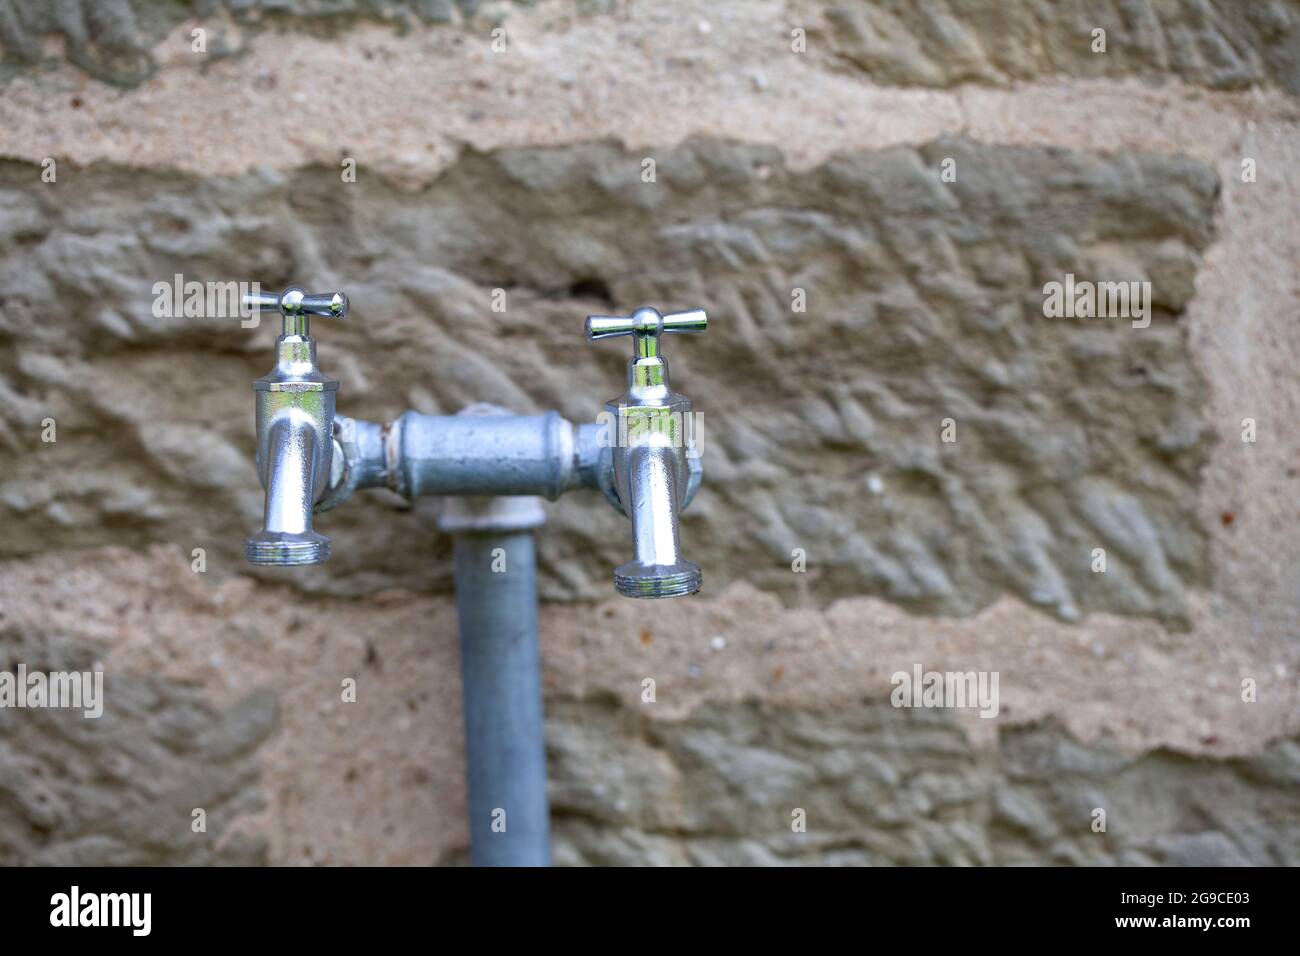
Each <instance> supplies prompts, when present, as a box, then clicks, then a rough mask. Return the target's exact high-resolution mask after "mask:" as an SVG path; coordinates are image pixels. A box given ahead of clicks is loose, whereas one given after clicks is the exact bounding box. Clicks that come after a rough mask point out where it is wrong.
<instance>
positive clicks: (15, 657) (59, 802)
mask: <svg viewBox="0 0 1300 956" xmlns="http://www.w3.org/2000/svg"><path fill="white" fill-rule="evenodd" d="M101 650H102V649H99V648H96V647H95V646H94V645H93V644H88V643H83V642H77V641H69V640H64V639H60V638H58V637H55V636H52V635H49V634H48V633H31V632H21V631H19V630H18V629H17V628H14V627H12V626H6V625H5V624H4V622H3V621H0V662H3V664H2V666H3V668H4V669H5V670H7V671H9V672H10V673H15V672H16V671H17V665H18V664H19V663H20V662H21V663H23V664H25V665H26V666H27V670H28V673H30V672H31V671H42V672H51V671H82V672H85V671H92V670H98V669H102V666H103V665H102V663H100V662H99V659H98V656H97V655H98V654H99V653H100V651H101ZM103 694H104V712H103V714H102V716H100V717H98V718H91V719H88V718H86V717H84V716H83V713H82V712H81V711H77V710H66V709H39V708H38V709H10V708H5V709H0V865H5V866H13V865H16V864H20V863H22V864H35V865H40V866H59V865H70V864H71V865H77V866H135V865H154V866H157V865H162V864H167V865H176V864H186V865H195V864H201V865H213V864H223V865H224V864H232V865H244V866H246V865H250V864H256V863H265V862H266V859H267V846H266V842H265V841H264V840H260V839H257V838H250V837H245V836H242V835H240V834H235V833H227V832H226V830H227V828H228V827H229V825H230V823H231V821H233V820H235V819H236V818H238V817H240V816H242V815H244V814H248V813H252V812H255V811H257V810H260V809H261V808H262V805H263V801H262V797H261V794H260V791H259V768H258V749H259V748H260V747H261V746H262V744H264V743H265V742H266V739H267V738H268V737H269V736H270V735H271V734H272V733H273V732H274V731H275V729H276V723H277V712H276V701H275V697H274V695H272V694H271V693H269V692H267V691H259V692H255V693H253V694H250V695H249V696H248V697H247V698H245V699H244V700H242V701H240V702H238V703H235V704H233V705H232V706H230V707H228V708H224V709H220V710H218V709H214V708H213V707H212V706H211V705H210V704H208V703H207V702H206V701H205V700H204V699H203V693H202V692H201V690H200V689H199V688H197V687H195V686H193V684H192V683H188V684H187V683H183V682H180V681H175V680H160V679H156V678H149V677H142V676H138V675H127V674H116V673H114V674H112V675H106V677H105V684H104V691H103ZM194 810H202V811H203V816H202V817H201V818H196V817H195V816H194V815H193V811H194ZM196 821H201V826H200V828H199V830H197V831H196V829H195V826H196V825H197V824H196Z"/></svg>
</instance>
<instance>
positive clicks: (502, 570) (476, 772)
mask: <svg viewBox="0 0 1300 956" xmlns="http://www.w3.org/2000/svg"><path fill="white" fill-rule="evenodd" d="M455 560H456V609H457V612H458V614H459V616H460V660H461V676H462V685H463V695H464V708H465V762H466V767H467V777H468V781H469V832H470V861H471V862H472V863H473V865H474V866H549V865H550V861H551V847H550V825H549V819H548V813H549V810H548V805H547V800H546V748H545V742H544V739H543V734H542V687H541V658H540V654H539V652H538V646H537V558H536V553H535V551H534V547H533V535H532V532H531V531H527V530H523V531H482V532H477V531H476V532H461V533H459V534H457V535H456V537H455Z"/></svg>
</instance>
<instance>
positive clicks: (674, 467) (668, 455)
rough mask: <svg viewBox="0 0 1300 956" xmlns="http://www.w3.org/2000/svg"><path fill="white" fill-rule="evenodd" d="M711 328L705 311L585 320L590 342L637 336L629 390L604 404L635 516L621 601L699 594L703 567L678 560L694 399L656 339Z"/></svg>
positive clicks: (619, 572) (618, 487)
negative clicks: (677, 387) (673, 384)
mask: <svg viewBox="0 0 1300 956" xmlns="http://www.w3.org/2000/svg"><path fill="white" fill-rule="evenodd" d="M707 324H708V320H707V318H706V316H705V314H704V310H702V309H692V310H691V311H689V312H674V313H670V314H669V315H661V314H660V313H659V312H658V311H656V310H655V309H651V308H648V307H647V308H641V309H637V310H636V311H635V312H634V313H632V315H630V316H627V317H624V316H603V315H589V316H587V324H586V332H587V340H588V341H591V342H594V341H596V340H597V339H605V338H611V337H613V336H619V335H630V336H632V338H633V350H632V360H631V361H630V362H629V363H628V366H627V392H626V394H624V395H623V396H622V397H621V398H616V399H614V400H613V401H610V402H608V403H607V404H606V406H605V408H606V409H607V410H608V412H609V415H610V417H611V419H612V422H613V423H614V426H615V429H616V430H615V433H614V435H613V436H611V437H612V439H613V440H612V444H613V465H614V490H615V492H616V493H617V495H618V498H619V500H620V502H621V503H622V505H623V510H624V511H625V512H626V513H627V515H628V517H629V518H631V519H632V547H633V552H634V556H633V558H632V560H631V561H629V562H628V563H627V564H624V565H622V566H621V567H618V568H616V569H615V570H614V587H615V588H616V589H617V590H618V593H619V594H622V595H623V596H624V597H635V598H658V597H678V596H680V595H684V594H694V593H695V592H696V591H698V590H699V589H700V584H701V581H702V578H703V575H702V572H701V571H700V566H699V565H698V564H695V563H694V562H692V561H687V560H686V559H685V558H683V557H682V556H681V553H680V550H679V544H678V534H677V515H678V513H679V512H680V510H681V508H682V505H683V499H684V497H685V495H686V493H687V488H688V484H689V481H690V477H691V475H690V462H689V459H688V455H690V454H693V452H692V449H691V441H692V436H693V435H694V434H696V429H695V423H694V420H693V417H692V416H693V412H692V406H691V401H690V399H688V398H687V397H686V396H685V395H679V394H678V393H676V392H674V391H672V390H671V389H669V387H668V363H667V362H666V361H665V360H664V357H663V356H662V355H660V354H659V337H660V336H661V335H662V334H663V333H665V332H703V331H704V330H705V328H706V327H707Z"/></svg>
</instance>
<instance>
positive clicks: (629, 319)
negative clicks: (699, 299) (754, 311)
mask: <svg viewBox="0 0 1300 956" xmlns="http://www.w3.org/2000/svg"><path fill="white" fill-rule="evenodd" d="M708 324H709V320H708V318H707V317H706V316H705V314H704V310H703V309H691V310H689V311H687V312H670V313H668V314H667V315H662V314H660V312H659V311H658V310H657V309H652V308H650V307H649V306H645V307H643V308H640V309H637V310H636V311H635V312H633V313H632V314H631V315H628V316H623V315H589V316H587V341H588V342H595V341H596V340H597V339H608V338H613V337H614V336H616V335H631V336H634V337H635V346H636V348H635V352H634V354H635V355H636V357H637V358H655V357H657V356H658V355H659V336H661V335H662V334H664V333H665V332H703V331H704V330H705V329H706V328H707V327H708Z"/></svg>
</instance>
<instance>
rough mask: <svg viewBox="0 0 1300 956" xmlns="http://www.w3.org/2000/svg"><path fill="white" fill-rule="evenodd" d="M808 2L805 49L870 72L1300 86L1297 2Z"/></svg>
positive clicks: (949, 79)
mask: <svg viewBox="0 0 1300 956" xmlns="http://www.w3.org/2000/svg"><path fill="white" fill-rule="evenodd" d="M809 12H810V13H811V14H813V15H814V16H816V13H818V12H824V21H822V23H823V26H822V27H821V28H820V29H818V30H815V31H814V32H813V33H812V36H811V37H810V40H809V44H810V49H812V50H816V49H817V48H818V46H819V45H820V44H824V46H825V48H828V49H829V50H830V51H831V52H830V55H831V56H833V57H835V58H837V59H838V60H839V61H841V62H842V63H844V64H846V65H848V66H850V67H852V68H855V69H860V70H862V71H864V72H865V73H866V74H867V75H868V76H870V77H871V79H873V80H874V81H875V82H877V83H891V84H899V85H918V86H952V85H956V84H959V83H986V84H1004V83H1008V82H1011V81H1014V80H1024V79H1028V78H1030V77H1034V76H1040V75H1051V74H1063V75H1066V76H1074V77H1097V76H1111V77H1116V76H1138V77H1143V78H1146V79H1157V78H1164V77H1168V76H1177V77H1179V78H1181V79H1183V80H1185V81H1187V82H1189V83H1194V84H1197V85H1201V86H1207V87H1209V88H1211V89H1239V88H1242V87H1247V86H1255V85H1258V84H1263V83H1275V84H1277V85H1279V86H1282V87H1284V88H1285V89H1287V90H1289V91H1290V92H1292V93H1295V92H1300V58H1298V57H1297V49H1298V48H1300V5H1297V4H1296V3H1293V2H1289V0H1277V2H1262V3H1249V2H1244V0H1217V2H1209V3H1206V2H1201V0H1179V2H1173V3H1164V2H1152V0H1128V2H1122V3H1095V2H1089V0H1069V2H1063V3H1062V2H1050V0H1026V2H1013V3H1006V2H999V0H949V2H946V3H941V4H930V3H910V2H908V0H870V2H862V0H857V2H847V3H832V4H830V5H829V6H828V7H826V8H825V9H824V11H820V10H819V11H813V10H810V11H809ZM1096 30H1102V31H1104V37H1103V36H1098V35H1096V34H1095V33H1094V31H1096Z"/></svg>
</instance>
